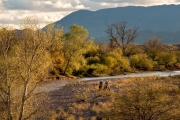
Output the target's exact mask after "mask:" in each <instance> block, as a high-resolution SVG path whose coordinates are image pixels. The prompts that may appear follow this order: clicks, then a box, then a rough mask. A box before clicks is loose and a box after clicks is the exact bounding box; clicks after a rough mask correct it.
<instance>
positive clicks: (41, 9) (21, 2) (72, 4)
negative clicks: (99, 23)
mask: <svg viewBox="0 0 180 120" xmlns="http://www.w3.org/2000/svg"><path fill="white" fill-rule="evenodd" d="M161 4H180V0H0V24H9V25H13V26H15V27H17V26H18V24H19V20H20V19H22V18H24V17H26V16H30V15H35V16H37V17H38V18H39V20H40V24H41V26H42V27H43V26H44V25H45V24H46V22H48V21H50V22H54V21H57V20H60V19H61V18H63V17H64V16H66V15H67V14H69V13H71V12H73V11H76V10H79V9H89V10H92V11H95V10H99V9H103V8H111V7H120V6H129V5H131V6H132V5H134V6H152V5H161Z"/></svg>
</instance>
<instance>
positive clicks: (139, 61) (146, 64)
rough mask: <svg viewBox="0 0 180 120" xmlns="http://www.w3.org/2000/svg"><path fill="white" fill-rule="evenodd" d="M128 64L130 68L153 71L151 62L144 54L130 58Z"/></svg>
mask: <svg viewBox="0 0 180 120" xmlns="http://www.w3.org/2000/svg"><path fill="white" fill-rule="evenodd" d="M130 62H131V66H132V67H136V68H140V69H146V70H152V69H153V65H154V63H153V61H152V60H151V59H150V58H148V56H147V55H146V54H138V55H133V56H131V57H130Z"/></svg>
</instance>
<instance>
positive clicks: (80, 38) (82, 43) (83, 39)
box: [63, 25, 94, 74]
mask: <svg viewBox="0 0 180 120" xmlns="http://www.w3.org/2000/svg"><path fill="white" fill-rule="evenodd" d="M64 37H65V38H64V47H63V53H64V58H65V61H64V67H63V74H66V73H67V71H68V70H69V72H70V73H72V69H73V68H75V69H76V70H78V69H79V68H80V66H83V64H84V63H85V59H84V57H83V56H82V55H83V54H85V53H86V52H87V51H88V50H90V48H92V46H93V45H94V44H93V39H88V38H87V37H88V31H87V30H86V29H85V28H84V27H83V26H78V25H72V26H71V27H70V32H68V33H67V34H65V36H64ZM74 63H75V64H74ZM69 66H71V69H70V68H69Z"/></svg>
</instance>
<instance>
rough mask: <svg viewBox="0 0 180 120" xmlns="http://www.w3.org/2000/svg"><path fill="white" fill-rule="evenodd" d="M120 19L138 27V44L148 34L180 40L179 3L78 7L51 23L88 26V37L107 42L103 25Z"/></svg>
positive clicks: (168, 41) (175, 40)
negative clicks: (82, 8) (94, 7)
mask: <svg viewBox="0 0 180 120" xmlns="http://www.w3.org/2000/svg"><path fill="white" fill-rule="evenodd" d="M121 21H126V22H127V27H128V28H133V27H138V28H139V31H138V37H137V38H136V39H135V43H140V44H141V43H143V42H144V41H145V40H147V39H148V38H149V37H150V36H157V37H158V38H160V39H162V40H163V42H164V43H170V44H180V5H161V6H151V7H135V6H128V7H118V8H108V9H102V10H98V11H88V10H79V11H76V12H73V13H71V14H69V15H67V16H66V17H64V18H63V19H61V20H59V21H57V22H55V25H56V26H63V27H64V28H65V31H67V30H69V27H70V26H71V25H73V24H77V25H81V26H84V27H85V28H86V29H88V31H89V37H94V38H95V40H96V41H102V42H107V41H108V34H107V33H106V32H105V31H106V29H107V25H110V24H112V23H118V22H121Z"/></svg>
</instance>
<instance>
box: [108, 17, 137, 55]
mask: <svg viewBox="0 0 180 120" xmlns="http://www.w3.org/2000/svg"><path fill="white" fill-rule="evenodd" d="M126 24H127V23H126V22H125V21H123V22H120V23H114V24H111V25H110V26H108V29H107V30H106V32H107V34H108V35H109V37H110V44H111V45H112V46H115V47H116V46H118V47H120V48H121V50H122V53H123V55H124V56H126V55H127V53H126V49H127V47H128V46H129V45H130V44H131V43H132V42H133V41H134V38H136V37H137V31H138V28H137V27H134V28H131V29H127V26H126Z"/></svg>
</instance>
